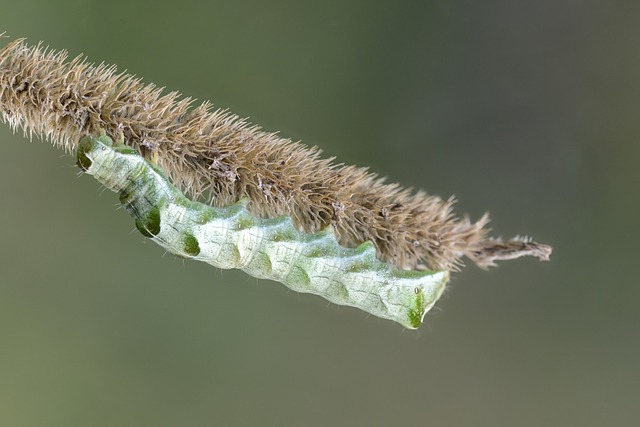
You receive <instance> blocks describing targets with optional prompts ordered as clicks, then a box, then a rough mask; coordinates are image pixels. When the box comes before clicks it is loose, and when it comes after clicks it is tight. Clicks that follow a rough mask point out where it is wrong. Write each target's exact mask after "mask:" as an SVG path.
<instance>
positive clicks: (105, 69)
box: [0, 39, 551, 270]
mask: <svg viewBox="0 0 640 427" xmlns="http://www.w3.org/2000/svg"><path fill="white" fill-rule="evenodd" d="M193 101H194V100H193V99H192V98H183V97H181V95H180V94H179V93H178V92H169V93H166V94H163V88H159V87H156V86H155V85H153V84H146V85H145V84H143V83H142V82H141V80H140V79H139V78H136V77H134V76H132V75H129V74H126V73H118V72H117V70H116V67H115V66H109V65H104V64H101V65H97V66H95V65H91V64H89V63H87V62H86V60H85V59H84V58H83V57H76V58H74V59H72V60H71V61H67V53H66V52H65V51H61V52H55V51H52V50H48V49H47V48H44V47H42V45H40V44H39V45H37V46H28V45H27V44H26V43H25V42H24V40H22V39H19V40H15V41H13V42H11V43H9V44H8V45H7V46H5V47H4V48H3V49H2V50H1V51H0V110H1V111H2V114H3V117H4V120H5V121H6V122H8V123H9V124H10V125H11V127H12V128H14V129H16V128H19V127H21V128H22V129H23V130H24V132H25V134H26V135H28V136H29V137H30V138H31V137H32V136H33V135H37V136H39V137H43V138H46V139H48V140H50V141H51V142H52V143H53V144H55V145H57V146H61V147H63V148H64V149H65V150H66V151H69V152H71V151H74V150H75V149H76V148H77V145H78V141H80V138H81V137H82V136H84V135H87V134H94V135H96V134H98V133H99V132H100V129H105V130H106V132H107V134H108V135H111V136H112V137H114V139H115V140H119V139H121V138H124V141H125V143H126V144H127V145H129V146H131V147H133V148H135V149H137V150H138V151H140V152H141V153H142V154H143V155H144V156H145V157H146V158H153V160H154V161H156V162H157V164H158V166H160V167H161V168H162V169H163V170H164V171H166V173H167V174H168V175H169V177H170V178H171V179H172V180H173V182H174V183H175V184H176V185H177V186H178V187H179V188H181V189H183V190H185V191H186V192H187V193H190V194H192V195H194V196H201V195H203V194H208V195H209V196H210V197H211V201H212V203H214V204H216V205H218V206H223V205H228V204H231V203H234V202H236V201H238V200H239V199H241V198H248V199H249V200H250V201H251V203H250V204H249V206H248V208H249V209H250V210H251V211H252V213H254V214H256V215H259V216H263V217H276V216H280V215H289V216H290V217H291V218H292V220H293V221H294V223H295V224H296V226H298V227H300V228H303V229H304V230H306V231H308V232H313V231H318V230H321V229H324V228H325V227H327V226H328V225H330V224H331V225H333V227H334V228H335V232H336V235H337V237H338V239H339V241H340V243H341V244H344V245H346V246H358V245H359V244H360V243H362V242H365V241H368V240H369V241H372V242H373V244H374V245H375V247H376V249H377V253H378V256H379V258H380V259H382V260H384V261H387V262H389V263H392V264H395V265H396V266H398V267H401V268H409V269H415V268H422V267H421V266H422V265H423V264H426V265H427V266H428V267H429V268H431V269H436V270H452V269H455V268H456V267H457V266H459V265H460V264H461V261H460V258H461V257H462V256H467V257H468V258H470V259H471V260H472V261H474V262H475V263H476V264H477V265H479V266H480V267H487V266H491V265H493V264H494V261H496V260H502V259H512V258H517V257H520V256H523V255H532V256H535V257H538V258H539V259H541V260H546V259H548V257H549V254H550V253H551V248H550V247H549V246H546V245H542V244H539V243H536V242H533V241H530V240H527V239H519V238H516V239H513V240H509V241H506V242H504V241H501V240H498V239H491V238H488V237H487V229H486V228H485V226H486V225H487V223H488V222H489V217H488V216H487V215H484V216H483V217H482V218H480V220H478V221H477V222H475V223H472V222H471V221H469V220H468V219H467V218H456V217H454V216H453V213H452V205H453V204H454V200H453V198H450V199H448V200H442V199H441V198H439V197H435V196H429V195H427V194H425V193H423V192H418V193H412V192H410V191H409V190H407V189H403V188H402V187H400V186H399V185H397V184H388V183H385V180H384V179H383V178H380V177H379V176H377V175H375V174H373V173H370V172H367V170H366V169H364V168H358V167H354V166H341V165H336V164H333V163H332V160H331V159H323V158H321V157H320V151H319V150H318V149H316V148H308V147H306V146H304V145H302V144H300V143H296V142H292V141H291V140H289V139H284V138H281V137H279V136H277V135H275V134H274V133H267V132H263V131H261V130H260V128H259V127H257V126H255V125H251V124H249V123H247V122H246V121H244V120H243V119H240V118H239V117H238V116H236V115H234V114H231V113H228V112H226V111H223V110H213V108H212V105H211V104H210V103H208V102H204V103H202V104H200V105H199V106H196V107H192V104H193Z"/></svg>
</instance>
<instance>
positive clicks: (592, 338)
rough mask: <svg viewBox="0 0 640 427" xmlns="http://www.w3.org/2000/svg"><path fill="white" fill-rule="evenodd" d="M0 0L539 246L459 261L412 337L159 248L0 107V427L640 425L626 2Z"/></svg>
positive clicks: (632, 89) (72, 47)
mask: <svg viewBox="0 0 640 427" xmlns="http://www.w3.org/2000/svg"><path fill="white" fill-rule="evenodd" d="M0 3H1V6H2V7H0V9H1V10H2V16H1V17H0V32H1V31H2V30H5V31H7V32H8V35H9V36H10V37H12V38H15V37H28V39H29V41H30V42H31V43H36V42H38V41H39V40H43V41H44V42H45V43H46V44H48V45H50V46H51V47H52V48H55V49H68V50H69V51H70V52H71V54H72V55H73V56H75V55H77V54H80V53H84V54H86V55H88V56H89V58H90V60H91V61H95V62H101V61H105V62H107V63H114V64H118V65H119V67H120V69H121V70H124V69H127V70H128V71H129V72H131V73H134V74H136V75H139V76H142V77H144V79H145V81H147V82H154V83H157V84H158V85H161V86H166V87H167V88H170V89H171V90H180V91H181V92H183V93H184V94H186V95H191V96H195V97H197V98H199V99H202V100H204V99H211V100H213V101H214V102H215V103H216V105H218V106H221V107H228V108H229V109H231V110H232V111H234V112H236V113H237V114H239V115H241V116H244V117H249V118H250V119H251V121H253V122H255V123H258V124H260V125H262V126H263V127H264V128H265V129H267V130H270V131H275V130H279V131H280V132H281V135H283V136H288V137H291V138H293V139H296V140H298V139H300V140H303V141H304V142H305V143H306V144H309V145H318V146H321V147H322V148H323V149H324V150H325V153H326V154H327V155H336V156H338V159H339V160H340V161H342V162H345V163H355V164H359V165H368V166H370V167H371V169H372V170H375V171H377V172H379V173H381V174H383V175H386V176H389V177H390V178H391V179H392V180H393V181H397V182H400V183H402V184H404V185H406V186H412V187H414V188H423V189H426V190H428V191H429V192H431V193H433V194H438V195H441V196H443V197H448V196H449V195H451V194H455V195H456V196H458V198H459V200H460V202H459V204H458V206H457V212H459V213H465V212H467V213H469V214H470V215H471V216H472V217H473V218H477V217H478V216H480V215H481V214H482V213H483V212H484V211H485V210H489V211H490V212H491V213H492V216H493V220H494V221H493V228H494V231H495V234H497V235H502V236H505V237H509V236H512V235H515V234H519V233H523V234H531V235H532V236H534V237H535V238H536V239H537V240H539V241H542V242H545V243H549V244H551V245H553V246H554V253H553V257H552V260H551V262H549V263H538V262H536V261H535V260H532V259H522V260H518V261H511V262H506V263H503V264H502V265H501V266H500V268H497V269H492V270H490V271H488V272H485V271H481V270H479V269H478V268H476V267H474V266H468V267H467V268H465V269H464V270H463V271H461V272H460V273H458V274H455V275H454V277H453V279H452V281H451V285H450V287H449V291H448V292H447V293H446V294H445V296H444V297H443V298H442V300H441V301H439V303H438V304H437V307H436V308H435V309H434V310H433V311H432V312H431V313H429V314H428V315H427V318H426V324H425V326H424V327H423V328H422V329H420V330H419V331H418V332H410V331H405V330H403V329H402V328H401V327H399V326H398V325H396V324H394V323H391V322H388V321H384V320H380V319H377V318H373V317H371V316H367V315H366V314H364V313H363V312H360V311H358V310H355V309H350V308H344V307H338V306H334V305H331V304H329V303H327V302H326V301H324V300H322V299H320V298H318V297H313V296H308V295H301V294H296V293H294V292H291V291H289V290H287V289H286V288H285V287H284V286H282V285H280V284H276V283H272V282H268V281H258V280H256V279H253V278H251V277H249V276H247V275H245V274H244V273H241V272H237V271H222V272H221V271H219V270H216V269H213V268H211V267H209V266H207V265H204V264H199V263H195V262H184V261H182V260H179V259H177V258H175V257H174V256H171V255H165V256H163V250H162V249H160V248H159V247H157V246H156V245H153V244H151V243H150V242H146V243H145V241H144V239H143V238H142V237H141V236H140V235H139V234H137V233H134V232H130V231H131V230H133V221H132V220H131V219H130V218H129V217H128V216H127V215H126V213H125V212H124V211H123V210H116V205H117V196H116V195H114V194H111V193H108V192H105V193H100V192H99V191H98V190H99V185H98V184H97V183H96V182H95V181H94V180H93V179H91V178H90V177H88V176H85V177H82V178H80V179H78V177H77V175H78V173H77V169H76V168H75V167H74V165H73V164H74V161H73V159H72V158H71V157H69V156H64V155H63V154H62V152H60V151H57V150H56V149H54V148H53V147H51V146H50V145H49V144H47V143H41V142H40V141H35V140H34V142H33V143H29V142H28V140H27V139H25V138H24V137H23V136H22V135H21V134H16V135H13V134H12V133H11V131H10V129H9V127H8V125H6V124H5V125H1V126H0V137H1V139H2V143H1V144H0V195H1V197H2V202H0V203H1V204H2V208H1V209H0V242H1V244H0V425H2V426H12V427H14V426H113V425H118V426H145V425H153V426H178V425H179V426H203V425H280V426H300V425H306V426H326V425H351V426H360V425H362V426H378V425H379V426H382V425H470V426H499V425H516V426H541V425H562V426H569V425H571V426H601V425H616V426H626V425H628V426H635V425H638V423H640V409H639V408H640V373H639V368H638V360H639V357H640V330H639V326H640V315H639V314H638V309H637V305H638V301H640V286H638V285H639V280H638V276H636V274H635V273H634V270H635V267H634V262H638V260H637V258H638V254H639V252H640V251H639V250H638V249H637V242H638V240H639V239H640V235H639V234H640V233H639V231H640V230H639V228H640V227H638V222H637V221H638V216H639V215H638V208H639V207H640V191H639V187H640V173H639V172H638V169H639V166H640V162H639V160H640V144H638V135H639V134H640V120H639V119H638V107H639V100H640V91H639V90H640V51H638V49H637V44H638V40H639V38H640V26H639V25H638V22H640V3H637V2H632V1H621V2H616V1H607V2H604V1H597V0H591V1H560V2H558V1H554V0H542V1H537V2H519V1H495V0H491V1H483V2H478V1H469V0H449V1H444V0H442V1H431V2H428V1H403V2H392V1H388V2H382V1H325V2H310V3H306V2H299V1H270V2H261V1H212V2H207V3H205V2H191V1H181V2H174V1H171V2H169V1H140V2H131V1H122V0H117V1H116V0H114V1H111V2H104V1H100V2H99V1H80V0H74V1H53V2H52V1H45V0H41V1H31V0H22V1H19V2H15V1H14V2H8V1H6V0H1V1H0ZM3 44H4V43H3Z"/></svg>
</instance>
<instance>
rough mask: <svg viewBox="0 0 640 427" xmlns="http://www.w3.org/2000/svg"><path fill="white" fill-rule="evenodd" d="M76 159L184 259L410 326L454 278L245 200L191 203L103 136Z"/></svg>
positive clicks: (85, 141) (141, 225)
mask: <svg viewBox="0 0 640 427" xmlns="http://www.w3.org/2000/svg"><path fill="white" fill-rule="evenodd" d="M76 161H77V165H78V166H79V167H80V168H81V169H82V170H83V171H84V172H86V173H88V174H90V175H93V176H94V177H95V178H96V179H97V180H98V181H99V182H100V183H101V184H103V185H104V186H105V187H107V188H108V189H110V190H111V191H114V192H117V193H119V196H120V202H121V203H122V205H123V206H124V208H125V209H126V211H127V212H128V213H129V214H130V215H131V216H132V217H133V218H134V219H135V225H136V228H137V229H138V230H139V231H140V232H141V233H142V234H143V235H144V236H146V237H148V238H150V239H151V240H153V241H154V242H156V243H158V244H159V245H160V246H162V247H164V248H165V249H167V250H168V251H169V252H171V253H173V254H175V255H178V256H180V257H184V258H188V259H194V260H198V261H204V262H206V263H209V264H211V265H213V266H215V267H218V268H223V269H228V268H239V269H241V270H244V271H245V272H247V273H248V274H250V275H252V276H254V277H257V278H263V279H272V280H275V281H279V282H281V283H283V284H284V285H286V286H287V287H289V288H290V289H292V290H295V291H298V292H304V293H311V294H316V295H320V296H322V297H323V298H326V299H327V300H329V301H331V302H333V303H336V304H340V305H347V306H352V307H356V308H359V309H361V310H364V311H366V312H367V313H370V314H372V315H375V316H378V317H381V318H385V319H390V320H393V321H396V322H398V323H400V324H401V325H403V326H404V327H406V328H409V329H415V328H417V327H418V326H420V324H421V323H422V320H423V318H424V315H425V314H426V313H427V311H429V309H430V308H431V307H432V306H433V304H434V303H435V302H436V301H437V300H438V298H439V297H440V295H442V292H443V290H444V288H445V284H446V283H447V281H448V280H449V272H448V271H446V270H443V271H430V270H424V271H422V270H402V269H399V268H397V267H395V266H393V265H391V264H389V263H386V262H383V261H380V260H378V258H377V257H376V249H375V247H374V245H373V243H372V242H370V241H367V242H365V243H362V244H360V245H359V246H358V247H356V248H347V247H344V246H341V245H340V244H339V243H338V241H337V239H336V237H335V235H334V233H333V232H332V228H331V226H329V227H327V228H325V229H324V230H322V231H319V232H315V233H309V232H304V231H299V230H298V229H297V228H296V227H295V226H294V224H293V222H292V220H291V218H290V217H289V216H284V215H283V216H280V217H276V218H268V219H263V218H259V217H256V216H254V215H253V214H251V213H250V212H249V211H248V210H247V208H246V205H247V203H248V202H247V200H246V199H243V200H241V201H239V202H237V203H234V204H231V205H228V206H225V207H213V206H209V205H206V204H204V203H200V202H198V201H193V200H190V199H189V198H187V197H186V196H185V195H184V194H183V193H182V192H181V191H180V190H179V189H178V188H177V187H175V186H174V185H173V184H172V183H171V182H170V181H169V179H168V178H166V176H165V174H164V172H163V171H162V170H161V169H160V168H158V167H157V166H155V165H154V164H152V163H150V162H149V161H147V160H145V159H144V158H143V157H141V156H140V155H139V154H138V152H137V151H136V150H135V149H133V148H131V147H129V146H126V145H124V144H121V143H118V144H114V143H113V140H112V139H111V138H110V137H109V136H108V135H107V134H106V133H104V132H102V133H101V134H100V135H99V136H92V135H88V136H84V137H83V138H81V139H80V142H79V143H78V147H77V150H76Z"/></svg>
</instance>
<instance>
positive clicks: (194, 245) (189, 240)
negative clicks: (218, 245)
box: [182, 233, 200, 256]
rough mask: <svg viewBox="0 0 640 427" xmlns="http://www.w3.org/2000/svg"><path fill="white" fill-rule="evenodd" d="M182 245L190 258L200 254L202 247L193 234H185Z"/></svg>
mask: <svg viewBox="0 0 640 427" xmlns="http://www.w3.org/2000/svg"><path fill="white" fill-rule="evenodd" d="M182 244H183V245H184V246H183V250H184V251H185V253H186V254H188V255H190V256H196V255H198V254H199V253H200V245H198V239H196V237H195V236H194V235H193V234H189V233H185V235H184V239H183V242H182Z"/></svg>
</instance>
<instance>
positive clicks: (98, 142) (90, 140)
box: [76, 131, 113, 172]
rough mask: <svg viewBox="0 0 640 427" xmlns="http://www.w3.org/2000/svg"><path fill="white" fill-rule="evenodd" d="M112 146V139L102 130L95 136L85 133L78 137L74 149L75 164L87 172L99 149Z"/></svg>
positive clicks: (104, 149)
mask: <svg viewBox="0 0 640 427" xmlns="http://www.w3.org/2000/svg"><path fill="white" fill-rule="evenodd" d="M112 146H113V141H112V140H111V138H109V137H108V136H107V134H106V133H105V132H104V131H103V132H102V133H101V134H100V136H98V137H97V138H96V137H94V136H91V135H87V136H85V137H83V138H82V139H80V142H79V143H78V148H77V150H76V164H77V165H78V167H79V168H80V169H82V170H83V171H85V172H87V171H88V170H89V168H90V167H91V165H92V164H93V161H94V160H95V156H96V155H97V153H99V152H100V151H107V150H106V149H107V148H110V147H112Z"/></svg>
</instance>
